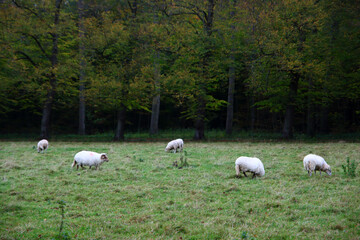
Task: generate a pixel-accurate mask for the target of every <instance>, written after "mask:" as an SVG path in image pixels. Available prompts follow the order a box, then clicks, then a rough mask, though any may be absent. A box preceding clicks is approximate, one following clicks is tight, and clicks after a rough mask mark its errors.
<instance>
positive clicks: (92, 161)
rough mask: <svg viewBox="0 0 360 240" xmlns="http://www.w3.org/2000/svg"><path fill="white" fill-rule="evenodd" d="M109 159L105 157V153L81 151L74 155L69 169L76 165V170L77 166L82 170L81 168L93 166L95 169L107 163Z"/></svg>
mask: <svg viewBox="0 0 360 240" xmlns="http://www.w3.org/2000/svg"><path fill="white" fill-rule="evenodd" d="M108 161H109V159H108V157H107V155H106V153H96V152H90V151H81V152H78V153H77V154H75V157H74V162H73V164H72V166H71V167H74V166H75V165H77V169H79V165H80V166H81V167H82V168H84V167H83V166H90V167H89V168H91V167H92V166H95V167H96V169H97V168H98V167H99V169H100V165H101V164H103V162H108Z"/></svg>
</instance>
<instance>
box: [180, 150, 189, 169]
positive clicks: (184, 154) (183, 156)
mask: <svg viewBox="0 0 360 240" xmlns="http://www.w3.org/2000/svg"><path fill="white" fill-rule="evenodd" d="M180 162H181V163H180V166H179V168H183V167H188V166H189V164H188V162H187V152H186V151H183V152H182V153H181V155H180Z"/></svg>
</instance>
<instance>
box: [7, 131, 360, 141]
mask: <svg viewBox="0 0 360 240" xmlns="http://www.w3.org/2000/svg"><path fill="white" fill-rule="evenodd" d="M193 136H194V130H193V129H168V130H162V131H160V132H159V133H158V134H155V135H151V134H149V133H148V132H147V131H141V132H138V131H137V132H127V133H126V134H125V139H124V141H125V142H156V141H159V142H161V141H168V140H171V139H176V138H182V139H184V140H186V141H194V139H193ZM34 139H35V140H37V139H40V138H39V134H37V133H26V134H19V133H9V134H1V133H0V141H34ZM49 140H51V141H71V142H74V141H75V142H111V141H113V140H114V134H113V133H112V132H107V133H98V134H91V135H78V134H52V135H51V137H50V138H49ZM202 141H209V142H215V141H220V142H221V141H231V142H233V141H234V142H243V141H254V142H272V141H290V142H291V141H300V142H338V141H345V142H360V133H335V134H318V135H316V136H314V137H309V136H307V135H305V134H295V135H294V138H293V139H283V138H282V137H281V134H280V133H276V132H266V131H253V132H252V131H234V132H233V133H232V134H231V135H226V133H225V131H224V130H219V129H212V130H207V131H205V139H204V140H202Z"/></svg>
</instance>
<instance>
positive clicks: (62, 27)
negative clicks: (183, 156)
mask: <svg viewBox="0 0 360 240" xmlns="http://www.w3.org/2000/svg"><path fill="white" fill-rule="evenodd" d="M359 16H360V1H358V0H351V1H350V0H280V1H273V0H203V1H200V0H143V1H138V0H126V1H125V0H102V1H100V0H40V1H32V0H1V1H0V25H1V27H0V28H1V36H0V48H1V51H0V133H1V134H7V133H37V134H39V137H41V138H48V137H50V136H53V135H56V134H69V133H72V134H79V135H88V134H98V133H104V132H113V133H114V140H115V141H119V140H123V139H124V134H125V133H126V132H128V131H147V132H149V133H150V134H151V135H156V134H157V133H158V132H159V130H164V129H165V130H166V129H193V130H194V139H195V140H201V139H205V138H206V134H205V131H206V130H207V129H219V130H221V131H224V132H226V134H227V135H229V136H230V135H231V134H234V131H238V130H244V131H266V132H277V133H280V134H281V136H282V138H284V139H291V138H293V137H294V134H297V133H301V134H306V135H308V136H311V137H312V136H316V135H318V134H334V133H356V132H360V18H359Z"/></svg>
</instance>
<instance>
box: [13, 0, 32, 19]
mask: <svg viewBox="0 0 360 240" xmlns="http://www.w3.org/2000/svg"><path fill="white" fill-rule="evenodd" d="M12 2H13V3H14V4H15V6H16V7H18V8H21V9H25V10H26V11H28V12H30V13H31V14H34V15H35V16H36V17H39V15H38V14H37V13H36V12H34V11H33V10H32V9H30V8H28V7H25V6H21V5H20V4H19V3H18V2H16V0H12Z"/></svg>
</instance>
